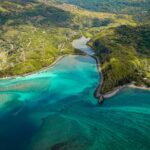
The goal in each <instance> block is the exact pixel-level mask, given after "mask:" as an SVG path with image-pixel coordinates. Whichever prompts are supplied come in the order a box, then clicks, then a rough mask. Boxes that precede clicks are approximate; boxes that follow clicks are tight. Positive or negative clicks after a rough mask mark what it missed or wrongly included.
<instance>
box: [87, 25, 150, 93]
mask: <svg viewBox="0 0 150 150" xmlns="http://www.w3.org/2000/svg"><path fill="white" fill-rule="evenodd" d="M89 44H90V45H91V46H92V47H93V48H94V49H95V50H96V54H97V55H98V56H99V58H100V61H101V68H102V73H103V77H104V82H103V86H102V88H101V92H102V93H106V92H109V91H110V90H112V89H114V88H115V87H117V86H120V85H124V84H127V83H130V82H132V81H134V82H135V84H137V85H146V86H150V26H137V27H132V26H119V27H117V28H109V29H104V30H102V31H101V32H100V33H99V34H98V35H97V36H96V37H95V38H94V39H93V40H92V41H91V42H90V43H89Z"/></svg>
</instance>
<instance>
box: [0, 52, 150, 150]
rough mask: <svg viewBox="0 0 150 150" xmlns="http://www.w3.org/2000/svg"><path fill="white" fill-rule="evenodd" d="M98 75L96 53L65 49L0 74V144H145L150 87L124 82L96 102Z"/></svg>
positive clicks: (137, 147)
mask: <svg viewBox="0 0 150 150" xmlns="http://www.w3.org/2000/svg"><path fill="white" fill-rule="evenodd" d="M99 78H100V77H99V73H98V71H97V67H96V61H95V59H93V58H92V57H90V56H77V55H68V56H65V57H64V58H63V59H61V60H60V61H59V62H58V63H56V64H55V65H54V66H53V67H51V68H49V69H46V70H45V71H41V72H37V73H35V74H32V75H29V76H26V77H17V78H14V79H11V78H10V79H6V80H0V149H1V150H110V149H111V150H120V149H121V150H149V149H150V142H149V141H150V93H149V92H148V91H144V90H138V89H129V88H126V89H124V90H122V91H121V92H120V93H119V94H118V95H116V96H115V97H113V98H110V99H108V100H107V101H105V103H104V104H103V105H101V106H99V105H98V104H97V99H95V98H94V96H93V93H94V91H95V89H96V86H97V84H98V82H99Z"/></svg>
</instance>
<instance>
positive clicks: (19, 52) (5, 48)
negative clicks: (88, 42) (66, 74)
mask: <svg viewBox="0 0 150 150" xmlns="http://www.w3.org/2000/svg"><path fill="white" fill-rule="evenodd" d="M0 6H1V9H0V11H1V13H0V15H1V20H0V24H1V27H2V30H1V32H0V54H1V55H0V76H7V75H16V74H23V73H27V72H31V71H34V70H37V69H40V68H42V67H44V66H47V65H49V64H51V63H52V62H53V61H54V60H55V59H56V57H58V56H59V55H62V54H64V53H70V52H73V49H72V47H71V44H69V43H67V44H66V41H67V40H68V38H71V37H72V36H73V34H72V30H71V25H72V20H71V19H72V17H73V16H72V15H71V14H70V13H69V12H66V11H63V10H61V9H58V8H56V7H52V6H47V5H45V4H42V3H38V2H36V3H33V2H28V3H27V2H26V3H22V1H21V2H20V1H19V2H17V3H16V1H15V2H9V1H4V2H2V3H1V4H0Z"/></svg>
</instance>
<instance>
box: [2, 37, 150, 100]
mask: <svg viewBox="0 0 150 150" xmlns="http://www.w3.org/2000/svg"><path fill="white" fill-rule="evenodd" d="M82 37H83V36H82ZM82 37H80V39H81V38H82ZM85 39H86V40H87V38H85ZM76 40H77V39H76ZM89 40H90V39H88V41H89ZM72 43H73V42H72ZM87 43H88V42H87ZM87 43H86V44H85V45H87ZM87 46H88V45H87ZM73 47H74V46H73ZM88 47H89V46H88ZM90 48H91V47H90ZM74 49H77V48H76V47H74ZM91 49H92V48H91ZM77 50H78V51H80V52H81V53H79V52H78V51H77V53H74V54H72V55H79V56H80V55H84V56H90V57H92V58H93V59H95V60H96V67H97V71H98V74H99V83H98V85H97V87H96V90H95V91H94V97H95V98H97V99H98V101H99V103H102V102H103V101H104V99H108V98H111V97H113V96H115V95H116V94H118V93H119V92H120V91H121V90H122V89H124V88H126V87H127V88H135V89H140V90H148V91H150V87H146V86H136V85H134V84H133V83H129V84H125V85H122V86H118V87H114V89H113V90H111V91H109V92H107V93H105V94H102V93H101V88H102V85H103V82H104V79H103V73H102V71H101V63H100V60H99V58H98V56H96V55H94V53H95V52H94V51H93V54H91V55H90V54H88V53H86V52H85V51H83V50H81V49H77ZM69 55H70V54H64V55H60V56H58V57H57V58H56V59H55V60H54V62H52V63H51V64H50V65H48V66H46V67H43V68H41V69H39V70H36V71H33V72H29V73H25V74H22V75H15V76H6V77H2V78H0V80H5V79H15V78H21V77H27V76H30V75H32V74H35V73H40V72H42V71H45V70H46V69H48V68H51V67H53V66H54V65H55V64H57V63H58V62H59V61H60V60H61V59H62V58H64V57H65V56H69Z"/></svg>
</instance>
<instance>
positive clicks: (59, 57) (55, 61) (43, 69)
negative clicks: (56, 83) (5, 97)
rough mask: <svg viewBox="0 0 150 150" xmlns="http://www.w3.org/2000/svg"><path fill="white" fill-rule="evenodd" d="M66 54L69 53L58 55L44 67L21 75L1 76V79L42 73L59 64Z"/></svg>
mask: <svg viewBox="0 0 150 150" xmlns="http://www.w3.org/2000/svg"><path fill="white" fill-rule="evenodd" d="M65 56H67V54H65V55H62V56H58V57H57V58H56V59H55V60H54V62H52V63H51V64H50V65H48V66H46V67H43V68H41V69H39V70H36V71H33V72H29V73H25V74H22V75H21V74H20V75H15V76H6V77H2V78H0V80H5V79H15V78H21V77H27V76H30V75H32V74H35V73H38V72H39V73H40V72H41V71H45V70H46V69H48V68H51V67H53V66H54V65H55V64H57V63H58V62H59V61H60V60H61V59H62V58H64V57H65Z"/></svg>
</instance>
